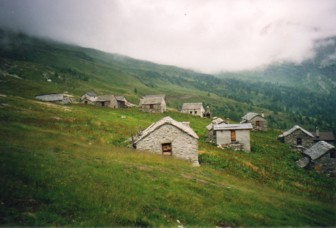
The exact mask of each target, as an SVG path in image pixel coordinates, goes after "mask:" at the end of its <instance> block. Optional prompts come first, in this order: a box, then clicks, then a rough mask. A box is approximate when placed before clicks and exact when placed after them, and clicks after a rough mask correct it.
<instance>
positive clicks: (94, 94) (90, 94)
mask: <svg viewBox="0 0 336 228" xmlns="http://www.w3.org/2000/svg"><path fill="white" fill-rule="evenodd" d="M84 95H88V96H89V97H96V96H97V94H96V93H95V92H93V91H89V92H86V93H85V94H84Z"/></svg>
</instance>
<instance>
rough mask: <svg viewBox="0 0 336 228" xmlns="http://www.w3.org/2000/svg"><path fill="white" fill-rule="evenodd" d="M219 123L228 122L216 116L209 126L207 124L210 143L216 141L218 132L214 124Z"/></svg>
mask: <svg viewBox="0 0 336 228" xmlns="http://www.w3.org/2000/svg"><path fill="white" fill-rule="evenodd" d="M218 124H227V122H226V121H225V120H223V119H222V118H219V117H214V118H213V119H212V121H211V123H210V124H209V125H208V126H206V129H207V141H208V142H210V143H216V132H215V131H214V126H215V125H218Z"/></svg>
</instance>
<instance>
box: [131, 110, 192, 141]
mask: <svg viewBox="0 0 336 228" xmlns="http://www.w3.org/2000/svg"><path fill="white" fill-rule="evenodd" d="M166 124H169V125H172V126H175V127H176V128H178V129H180V130H181V131H183V132H185V133H186V134H188V135H190V136H191V137H194V138H195V139H198V135H197V134H196V133H195V132H194V130H193V129H192V128H191V127H189V126H188V124H185V123H181V122H177V121H176V120H174V119H172V118H171V117H170V116H166V117H164V118H162V119H161V120H159V121H157V122H156V123H153V124H151V125H150V126H149V127H148V128H146V129H145V130H144V131H142V133H141V134H140V135H139V138H138V139H137V140H136V141H135V143H137V142H139V141H140V140H142V139H143V138H145V137H147V136H148V135H149V134H151V133H152V132H154V131H155V130H156V129H158V128H160V127H161V126H163V125H166Z"/></svg>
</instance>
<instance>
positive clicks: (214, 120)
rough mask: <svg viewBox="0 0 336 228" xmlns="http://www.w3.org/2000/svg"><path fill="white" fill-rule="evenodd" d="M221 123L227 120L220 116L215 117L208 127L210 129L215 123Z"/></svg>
mask: <svg viewBox="0 0 336 228" xmlns="http://www.w3.org/2000/svg"><path fill="white" fill-rule="evenodd" d="M221 123H225V124H226V122H225V120H223V119H222V118H219V117H218V118H214V119H213V120H212V121H211V123H210V124H209V125H208V126H206V129H207V130H209V131H210V130H211V129H212V128H213V126H214V125H217V124H221Z"/></svg>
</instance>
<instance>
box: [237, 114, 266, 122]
mask: <svg viewBox="0 0 336 228" xmlns="http://www.w3.org/2000/svg"><path fill="white" fill-rule="evenodd" d="M256 116H260V117H262V116H261V115H260V114H258V113H255V112H248V113H247V114H246V115H245V116H243V117H242V121H241V122H240V123H245V122H246V121H250V120H252V119H253V118H254V117H256Z"/></svg>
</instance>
